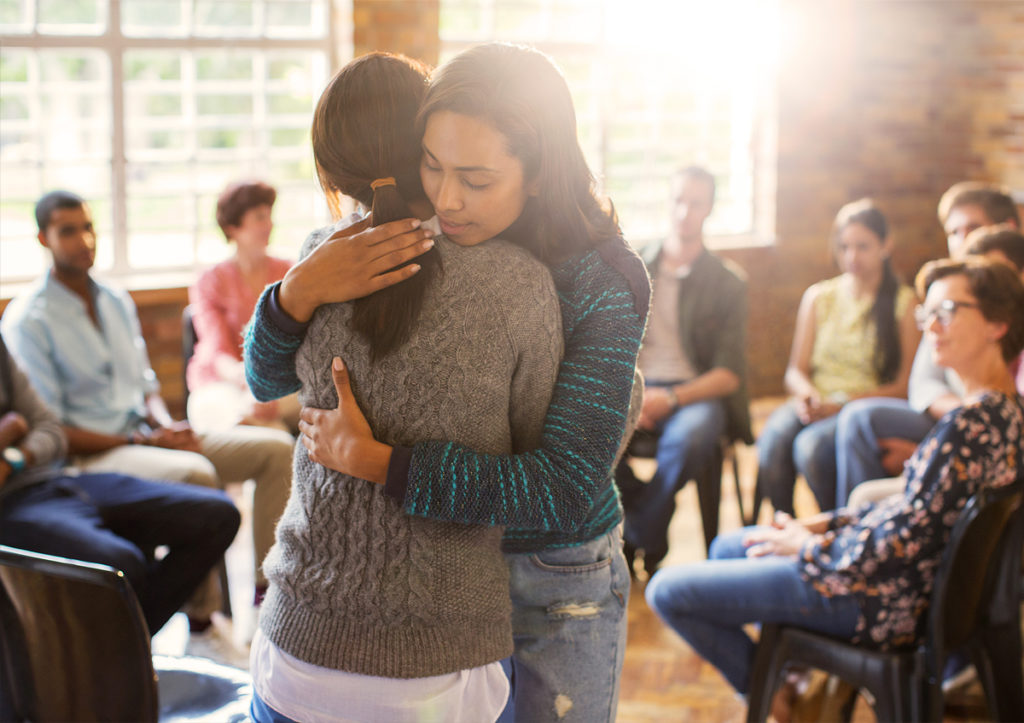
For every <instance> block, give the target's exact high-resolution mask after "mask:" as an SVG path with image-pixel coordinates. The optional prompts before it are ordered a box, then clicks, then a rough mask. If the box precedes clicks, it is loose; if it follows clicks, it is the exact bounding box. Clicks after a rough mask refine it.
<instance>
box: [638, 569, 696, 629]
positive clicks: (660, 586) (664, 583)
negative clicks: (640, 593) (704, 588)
mask: <svg viewBox="0 0 1024 723" xmlns="http://www.w3.org/2000/svg"><path fill="white" fill-rule="evenodd" d="M705 564H707V563H693V564H692V565H684V566H681V567H674V568H673V567H670V568H666V569H664V570H660V571H658V572H656V573H655V574H654V576H653V577H651V579H650V580H649V581H648V582H647V589H646V590H644V597H645V598H646V599H647V604H648V605H649V606H650V607H651V609H652V610H654V611H655V612H656V613H658V615H660V616H661V617H663V618H669V617H671V618H673V619H674V618H676V617H678V616H680V615H685V614H686V613H687V612H689V611H691V610H692V608H693V602H694V600H695V597H694V595H695V593H697V592H698V590H697V588H698V587H699V584H700V581H699V577H700V575H690V574H688V572H690V571H691V570H692V571H694V572H697V571H698V568H696V567H695V566H696V565H705Z"/></svg>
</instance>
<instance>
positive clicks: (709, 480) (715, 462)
mask: <svg viewBox="0 0 1024 723" xmlns="http://www.w3.org/2000/svg"><path fill="white" fill-rule="evenodd" d="M657 452H658V437H657V436H656V435H654V434H651V433H643V434H640V433H638V434H636V435H634V437H633V439H632V440H631V441H630V443H629V447H628V448H627V451H626V454H627V455H628V456H629V457H639V458H642V459H653V458H654V456H655V455H656V454H657ZM726 459H731V460H732V473H733V480H735V484H736V502H737V504H739V508H740V518H741V519H742V521H743V524H744V525H752V524H754V522H753V521H751V520H750V519H749V518H748V517H747V515H746V513H745V512H744V511H743V490H742V489H741V487H740V465H739V456H738V455H737V454H736V450H735V448H734V446H733V441H732V440H730V439H729V438H728V437H725V436H723V437H721V438H719V440H718V444H717V445H716V447H715V453H714V454H713V455H712V457H711V461H710V462H709V463H708V465H707V466H706V467H705V469H704V470H703V471H701V472H700V474H698V475H696V476H695V477H694V480H693V481H694V482H695V483H696V485H697V500H698V503H699V504H700V521H701V526H702V528H703V530H704V545H705V549H710V548H711V541H712V540H714V539H715V537H717V536H718V510H719V507H720V506H721V504H722V469H723V468H724V467H725V462H726ZM688 481H689V480H682V479H681V480H676V487H675V488H676V489H677V490H678V489H682V487H683V485H684V484H685V483H686V482H688ZM758 506H760V505H758Z"/></svg>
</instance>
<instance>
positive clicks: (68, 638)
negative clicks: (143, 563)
mask: <svg viewBox="0 0 1024 723" xmlns="http://www.w3.org/2000/svg"><path fill="white" fill-rule="evenodd" d="M154 660H155V661H156V662H157V666H158V667H157V668H156V669H154ZM158 683H159V685H158ZM251 695H252V685H251V681H250V679H249V675H248V673H246V672H244V671H241V670H238V669H236V668H230V667H228V666H225V665H219V664H217V663H214V662H212V661H209V660H205V659H201V658H188V657H185V658H167V657H165V656H156V658H155V659H154V657H153V656H151V654H150V647H149V632H148V630H147V628H146V622H145V619H144V618H143V615H142V610H141V609H140V608H139V604H138V601H137V600H136V598H135V594H134V592H132V589H131V585H130V584H129V583H128V581H127V579H126V578H125V577H124V575H123V574H122V573H120V572H118V571H117V570H115V569H114V568H112V567H109V566H107V565H97V564H93V563H87V562H80V561H77V560H68V559H66V558H62V557H54V556H50V555H41V554H38V553H33V552H27V551H25V550H18V549H15V548H12V547H4V546H0V718H2V719H3V720H32V721H70V720H73V721H156V720H162V721H194V720H217V721H243V720H246V716H247V712H248V707H249V700H250V698H251Z"/></svg>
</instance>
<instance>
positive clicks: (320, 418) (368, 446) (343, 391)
mask: <svg viewBox="0 0 1024 723" xmlns="http://www.w3.org/2000/svg"><path fill="white" fill-rule="evenodd" d="M331 373H332V375H333V377H334V388H335V389H336V390H337V392H338V407H337V409H317V408H315V407H303V408H302V413H301V414H300V415H299V432H300V433H301V434H302V436H301V439H302V444H303V446H305V448H306V452H307V453H308V454H309V458H310V459H311V460H312V461H313V462H316V463H317V464H320V465H323V466H324V467H327V468H328V469H333V470H335V471H336V472H341V473H342V474H347V475H351V476H352V477H359V478H360V479H365V480H369V481H370V482H376V483H377V484H384V482H385V480H386V479H387V473H388V463H389V462H390V461H391V447H390V446H388V445H386V444H382V443H380V442H378V441H377V440H375V439H374V438H373V430H371V429H370V424H369V423H368V422H367V421H366V417H365V416H364V415H363V411H362V410H361V409H360V408H359V404H358V402H356V399H355V397H354V396H353V395H352V385H351V384H350V382H349V378H348V370H347V369H346V368H345V364H344V362H342V361H341V359H339V358H338V357H334V362H333V363H332V365H331Z"/></svg>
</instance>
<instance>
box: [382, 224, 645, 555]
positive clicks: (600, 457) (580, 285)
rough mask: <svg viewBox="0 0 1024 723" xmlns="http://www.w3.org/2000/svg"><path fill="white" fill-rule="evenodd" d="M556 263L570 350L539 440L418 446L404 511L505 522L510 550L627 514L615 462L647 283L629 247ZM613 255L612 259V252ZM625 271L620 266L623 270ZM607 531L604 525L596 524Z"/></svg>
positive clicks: (547, 542) (572, 536) (555, 540)
mask: <svg viewBox="0 0 1024 723" xmlns="http://www.w3.org/2000/svg"><path fill="white" fill-rule="evenodd" d="M618 244H620V245H621V246H622V249H621V250H616V251H615V252H614V253H613V254H602V253H599V252H598V251H591V252H590V253H587V254H585V255H583V256H582V257H579V258H576V259H573V260H571V261H568V262H565V263H563V264H561V265H559V266H558V267H555V268H553V269H552V275H553V277H554V280H555V286H556V288H557V289H558V292H559V298H560V302H561V309H562V322H563V329H564V333H565V356H564V357H563V360H562V364H561V367H560V368H559V373H558V379H557V381H556V384H555V391H554V395H553V397H552V399H551V405H550V407H549V408H548V412H547V416H546V417H545V420H544V429H543V432H542V436H541V442H540V446H539V447H538V448H537V449H534V450H532V451H530V452H526V453H522V454H515V455H508V456H497V455H487V454H481V453H478V452H475V451H473V450H471V449H468V448H466V447H464V446H462V445H458V444H454V443H450V442H424V443H420V444H417V445H416V446H415V447H413V448H412V451H411V458H410V459H409V462H408V464H409V466H408V475H407V478H406V479H405V480H403V481H404V482H405V485H404V489H402V487H397V488H396V487H394V486H392V485H391V477H392V475H391V474H390V471H389V483H388V486H387V487H386V489H385V491H386V492H388V493H389V494H392V495H394V494H395V492H396V491H401V492H402V493H404V496H403V498H402V501H403V505H404V507H405V510H406V512H408V513H409V514H413V515H418V516H422V517H430V518H434V519H441V520H447V521H453V522H462V523H468V524H484V525H506V526H508V527H509V528H510V529H509V530H508V531H507V533H506V549H509V548H510V547H511V548H514V549H517V548H524V549H528V548H530V547H533V546H535V545H536V544H537V543H540V546H542V547H543V546H552V545H558V544H574V543H578V542H583V541H586V540H587V539H592V538H593V537H595V536H596V535H598V534H601V533H603V532H605V531H607V529H609V528H610V527H612V526H613V525H615V524H617V523H618V521H619V520H620V519H621V516H622V508H621V505H620V504H619V501H618V495H617V493H616V491H615V488H614V485H613V482H612V480H611V466H612V463H613V461H614V458H615V454H616V452H617V450H618V448H619V444H620V442H621V440H622V436H623V432H624V430H625V425H626V417H627V413H628V410H629V402H630V394H631V391H632V386H633V375H634V370H635V368H636V357H637V352H638V350H639V348H640V340H641V338H642V336H643V332H644V324H645V322H646V316H647V305H648V302H649V296H650V284H649V280H648V278H647V274H646V271H645V270H644V268H643V264H642V262H641V261H640V259H639V258H638V257H636V255H635V254H634V253H632V251H629V250H628V249H626V247H625V243H624V242H622V241H621V240H618ZM609 256H612V257H614V265H613V264H612V263H609V260H608V257H609ZM623 268H624V271H621V270H620V269H623ZM598 528H600V529H598Z"/></svg>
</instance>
